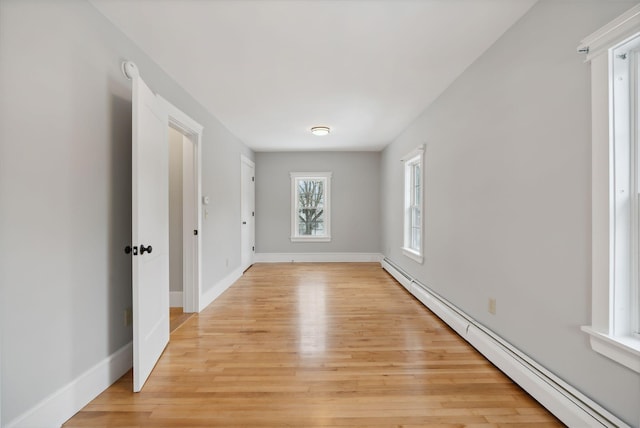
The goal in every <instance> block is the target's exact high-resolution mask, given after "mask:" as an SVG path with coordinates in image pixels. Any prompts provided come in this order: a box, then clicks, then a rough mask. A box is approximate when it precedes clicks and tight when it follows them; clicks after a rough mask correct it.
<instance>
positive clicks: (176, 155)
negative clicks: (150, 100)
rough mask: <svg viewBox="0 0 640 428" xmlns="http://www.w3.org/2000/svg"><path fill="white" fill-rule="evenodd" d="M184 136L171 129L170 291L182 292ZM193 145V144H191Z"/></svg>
mask: <svg viewBox="0 0 640 428" xmlns="http://www.w3.org/2000/svg"><path fill="white" fill-rule="evenodd" d="M183 139H184V138H183V135H182V134H181V133H180V132H178V131H176V130H175V129H173V128H171V127H169V290H171V291H182V288H183V285H182V234H183V230H182V209H183V206H182V147H183V145H184V144H185V143H183ZM189 144H191V143H189Z"/></svg>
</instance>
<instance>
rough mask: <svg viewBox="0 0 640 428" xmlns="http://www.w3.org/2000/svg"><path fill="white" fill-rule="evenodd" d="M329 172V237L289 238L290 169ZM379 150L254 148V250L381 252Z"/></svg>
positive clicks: (272, 251) (266, 251) (259, 251)
mask: <svg viewBox="0 0 640 428" xmlns="http://www.w3.org/2000/svg"><path fill="white" fill-rule="evenodd" d="M324 171H331V172H333V177H332V180H331V242H312V243H309V242H295V243H293V242H291V240H290V237H291V178H290V177H289V173H290V172H324ZM379 185H380V153H377V152H294V153H292V152H287V153H271V152H262V153H256V252H257V253H323V252H356V253H358V252H360V253H379V252H380V192H379Z"/></svg>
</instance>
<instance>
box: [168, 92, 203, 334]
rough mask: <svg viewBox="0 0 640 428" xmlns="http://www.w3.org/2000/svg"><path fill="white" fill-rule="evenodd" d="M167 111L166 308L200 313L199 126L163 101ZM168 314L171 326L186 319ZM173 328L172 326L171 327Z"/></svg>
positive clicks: (200, 131)
mask: <svg viewBox="0 0 640 428" xmlns="http://www.w3.org/2000/svg"><path fill="white" fill-rule="evenodd" d="M167 107H168V110H169V132H168V135H169V138H168V139H169V290H170V294H169V306H170V307H171V308H180V309H182V311H181V312H182V313H185V314H188V313H193V312H199V311H200V278H201V273H200V254H201V244H200V241H201V239H200V235H201V232H202V231H201V228H202V217H201V214H200V199H201V197H200V195H201V190H200V139H201V134H202V127H201V126H200V125H199V124H197V123H196V122H194V121H193V120H192V119H190V118H189V117H188V116H186V115H185V114H184V113H182V112H181V111H180V110H178V109H177V108H176V107H174V106H173V105H171V104H169V103H168V102H167ZM176 312H177V311H176V310H174V309H172V310H171V314H172V315H174V316H173V317H172V318H173V320H174V324H176V323H179V322H181V321H182V322H184V320H186V318H187V317H182V316H178V317H176V316H175V315H176ZM174 327H175V326H174Z"/></svg>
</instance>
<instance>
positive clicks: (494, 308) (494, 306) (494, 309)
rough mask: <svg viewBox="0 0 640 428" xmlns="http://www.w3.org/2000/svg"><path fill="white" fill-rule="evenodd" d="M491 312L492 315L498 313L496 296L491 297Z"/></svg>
mask: <svg viewBox="0 0 640 428" xmlns="http://www.w3.org/2000/svg"><path fill="white" fill-rule="evenodd" d="M489 313H490V314H492V315H495V314H496V299H494V298H490V299H489Z"/></svg>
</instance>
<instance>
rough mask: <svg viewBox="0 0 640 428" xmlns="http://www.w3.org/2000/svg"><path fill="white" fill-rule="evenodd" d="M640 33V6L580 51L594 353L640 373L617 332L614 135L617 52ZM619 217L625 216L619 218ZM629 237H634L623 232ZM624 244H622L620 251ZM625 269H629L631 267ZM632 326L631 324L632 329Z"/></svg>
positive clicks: (636, 356)
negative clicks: (588, 130)
mask: <svg viewBox="0 0 640 428" xmlns="http://www.w3.org/2000/svg"><path fill="white" fill-rule="evenodd" d="M638 33H640V5H639V6H635V7H633V8H632V9H630V10H629V11H627V12H626V13H624V14H623V15H621V16H620V17H618V18H616V19H615V20H614V21H612V22H611V23H609V24H607V25H606V26H604V27H603V28H601V29H600V30H598V31H596V32H595V33H593V34H592V35H590V36H589V37H587V38H585V39H584V40H583V41H582V43H581V45H580V46H579V47H578V51H580V52H587V54H588V56H587V60H588V61H590V62H591V103H592V106H591V108H592V145H591V151H592V176H591V185H592V202H591V203H592V206H591V212H592V240H591V242H592V315H591V325H590V326H583V327H582V330H583V331H584V332H586V333H588V334H589V337H590V341H591V347H592V349H593V350H594V351H596V352H598V353H600V354H602V355H605V356H606V357H608V358H610V359H612V360H614V361H616V362H618V363H620V364H622V365H624V366H626V367H628V368H630V369H631V370H634V371H636V372H639V373H640V338H638V337H637V335H635V334H633V333H629V332H628V329H627V331H620V330H624V329H619V328H616V322H617V321H618V320H617V318H618V317H619V316H616V311H615V310H614V308H615V307H616V306H615V304H616V301H615V299H616V287H617V284H616V278H618V277H620V275H616V272H615V270H616V264H615V263H614V262H616V261H619V260H617V259H614V256H615V254H616V252H615V251H616V239H615V237H616V232H617V233H618V234H619V233H620V232H621V230H620V228H619V227H620V226H619V225H618V226H616V223H615V221H616V210H615V202H616V188H615V187H614V185H615V177H614V172H615V171H614V168H613V167H614V162H615V156H614V154H615V153H614V147H613V142H614V138H613V137H614V133H613V127H612V126H611V123H612V120H613V116H612V115H611V113H610V112H611V111H612V106H613V96H612V93H611V92H612V91H611V89H612V88H613V85H612V75H613V61H614V56H613V50H614V49H615V48H616V47H618V46H620V45H622V44H624V43H625V42H626V41H628V40H629V38H630V37H632V36H634V35H635V34H638ZM618 214H619V213H618ZM623 232H624V233H631V231H629V230H626V229H625V230H623ZM619 245H620V244H619V243H618V246H619ZM625 268H627V269H628V266H626V267H625ZM627 327H630V324H628V325H627Z"/></svg>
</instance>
